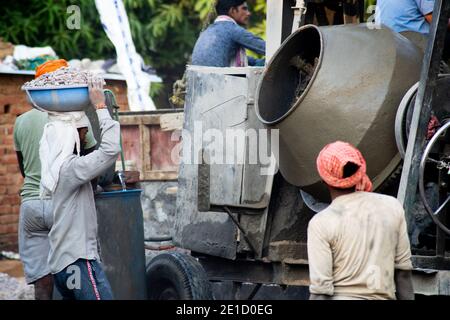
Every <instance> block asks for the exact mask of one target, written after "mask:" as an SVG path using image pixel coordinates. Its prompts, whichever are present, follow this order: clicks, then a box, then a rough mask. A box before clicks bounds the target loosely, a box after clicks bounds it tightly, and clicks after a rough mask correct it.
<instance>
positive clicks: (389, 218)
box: [308, 141, 414, 300]
mask: <svg viewBox="0 0 450 320" xmlns="http://www.w3.org/2000/svg"><path fill="white" fill-rule="evenodd" d="M317 170H318V172H319V175H320V177H321V178H322V179H323V181H324V182H325V184H326V185H327V186H328V189H329V192H330V195H331V199H332V202H331V204H330V205H329V206H328V207H327V208H326V209H324V210H323V211H321V212H319V213H318V214H316V215H315V216H314V217H313V218H312V219H311V221H310V222H309V225H308V261H309V272H310V281H311V285H310V293H311V296H310V299H334V300H344V299H348V300H360V299H361V300H362V299H396V298H397V299H413V298H414V294H413V287H412V280H411V270H412V264H411V251H410V244H409V239H408V233H407V228H406V221H405V216H404V210H403V208H402V206H401V204H400V202H399V201H398V200H397V199H395V198H393V197H390V196H387V195H381V194H377V193H372V192H370V191H371V189H372V183H371V181H370V179H369V177H368V176H367V174H366V162H365V160H364V158H363V156H362V155H361V153H360V152H359V150H357V149H356V148H355V147H353V146H352V145H350V144H348V143H345V142H341V141H337V142H334V143H331V144H329V145H327V146H325V147H324V148H323V149H322V151H321V152H320V154H319V156H318V157H317Z"/></svg>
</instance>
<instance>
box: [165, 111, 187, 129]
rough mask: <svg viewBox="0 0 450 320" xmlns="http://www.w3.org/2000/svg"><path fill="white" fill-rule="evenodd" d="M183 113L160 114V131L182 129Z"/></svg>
mask: <svg viewBox="0 0 450 320" xmlns="http://www.w3.org/2000/svg"><path fill="white" fill-rule="evenodd" d="M183 119H184V117H183V113H169V114H162V115H161V117H160V126H161V130H162V131H173V130H182V129H183Z"/></svg>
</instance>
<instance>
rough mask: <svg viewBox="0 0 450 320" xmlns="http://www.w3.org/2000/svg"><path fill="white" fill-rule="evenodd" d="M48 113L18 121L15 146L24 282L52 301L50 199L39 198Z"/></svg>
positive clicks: (91, 142) (90, 139)
mask: <svg viewBox="0 0 450 320" xmlns="http://www.w3.org/2000/svg"><path fill="white" fill-rule="evenodd" d="M47 122H48V114H47V113H46V112H41V111H38V110H36V109H32V110H30V111H28V112H26V113H24V114H23V115H21V116H19V117H18V118H17V119H16V123H15V126H14V145H15V149H16V153H17V159H18V162H19V167H20V171H21V173H22V176H23V177H24V183H23V186H22V188H21V192H20V195H21V197H22V203H21V206H20V219H19V253H20V257H21V260H22V263H23V266H24V272H25V280H26V282H27V283H28V284H34V288H35V298H36V300H43V299H51V297H52V293H53V278H52V275H51V273H50V268H49V265H48V262H47V259H48V254H49V250H50V245H49V239H48V233H49V232H50V229H51V227H52V224H53V213H52V206H51V201H50V199H40V198H39V188H40V181H41V162H40V159H39V141H40V140H41V137H42V134H43V131H44V126H45V124H46V123H47ZM96 143H97V142H96V141H95V138H94V136H93V134H92V132H91V131H88V134H87V137H86V145H85V146H84V147H85V151H84V153H85V154H87V153H89V152H92V151H93V150H94V149H95V146H96Z"/></svg>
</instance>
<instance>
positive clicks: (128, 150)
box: [121, 125, 143, 174]
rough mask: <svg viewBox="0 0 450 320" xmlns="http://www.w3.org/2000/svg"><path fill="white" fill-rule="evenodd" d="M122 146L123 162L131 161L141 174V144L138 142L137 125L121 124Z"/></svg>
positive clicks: (138, 131) (138, 130) (138, 132)
mask: <svg viewBox="0 0 450 320" xmlns="http://www.w3.org/2000/svg"><path fill="white" fill-rule="evenodd" d="M121 130H122V147H123V152H124V158H125V162H127V161H133V162H135V164H136V168H137V170H139V172H140V173H141V174H142V173H143V170H142V163H143V162H142V156H141V154H142V146H141V143H140V129H139V126H137V125H125V126H122V128H121Z"/></svg>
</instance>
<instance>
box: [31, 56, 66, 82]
mask: <svg viewBox="0 0 450 320" xmlns="http://www.w3.org/2000/svg"><path fill="white" fill-rule="evenodd" d="M68 66H69V64H68V63H67V61H66V60H64V59H59V60H50V61H47V62H44V63H43V64H41V65H39V66H37V67H36V75H35V76H34V77H35V78H39V77H40V76H42V75H43V74H45V73H49V72H53V71H56V70H58V69H59V68H62V67H68Z"/></svg>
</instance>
